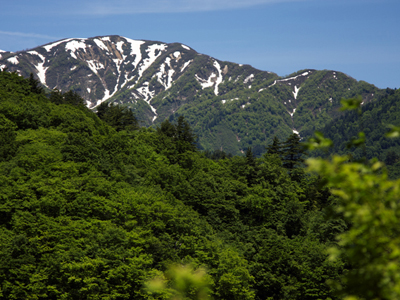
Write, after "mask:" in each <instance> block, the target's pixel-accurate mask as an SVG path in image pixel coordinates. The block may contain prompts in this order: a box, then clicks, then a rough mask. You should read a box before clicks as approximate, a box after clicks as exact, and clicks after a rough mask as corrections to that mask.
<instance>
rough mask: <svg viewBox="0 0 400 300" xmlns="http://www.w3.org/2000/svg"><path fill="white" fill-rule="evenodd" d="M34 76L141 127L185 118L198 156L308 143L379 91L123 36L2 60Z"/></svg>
mask: <svg viewBox="0 0 400 300" xmlns="http://www.w3.org/2000/svg"><path fill="white" fill-rule="evenodd" d="M4 68H8V70H9V71H15V72H17V73H19V74H20V75H22V76H25V77H27V76H29V75H30V73H33V74H34V75H35V76H36V77H37V78H38V79H39V80H40V82H41V83H42V84H43V85H44V86H45V87H46V88H48V89H49V90H52V89H58V90H61V91H67V90H73V91H75V92H77V93H79V94H80V95H81V96H82V97H83V98H84V99H85V101H86V104H87V106H88V107H89V108H92V109H95V108H96V106H97V105H98V104H100V103H101V102H104V101H109V102H113V103H117V104H122V105H125V106H128V107H130V108H131V109H133V110H134V112H135V115H136V116H137V118H138V119H139V120H140V121H141V122H142V123H143V124H144V125H146V126H150V125H158V124H160V123H161V122H162V121H163V120H165V119H166V118H169V119H170V120H173V119H174V118H175V117H176V116H178V115H183V116H185V118H186V119H187V120H188V122H189V123H190V125H191V126H192V128H193V131H194V132H195V133H196V135H197V136H198V139H199V144H200V146H201V147H202V148H204V149H209V150H213V149H220V150H224V151H226V152H230V153H233V154H239V153H240V152H242V153H243V152H244V151H245V150H246V148H247V147H249V146H251V147H253V149H254V152H255V153H256V154H257V153H260V152H263V151H264V149H265V146H266V145H268V144H270V143H271V142H272V139H273V137H274V136H275V135H276V136H277V137H278V138H280V139H284V138H286V137H287V136H288V135H290V134H291V133H293V132H297V133H299V134H300V135H301V136H303V137H305V136H308V135H309V133H311V132H313V131H314V130H318V129H321V128H323V127H324V126H325V124H327V123H328V122H330V121H332V120H334V119H335V118H336V117H337V116H338V115H339V111H338V107H339V106H340V99H341V98H349V97H353V96H356V95H358V94H361V95H362V97H363V104H364V103H367V102H371V101H373V100H374V99H377V97H378V95H379V94H380V93H381V90H379V89H378V88H376V87H375V86H373V85H371V84H368V83H366V82H363V81H360V82H358V81H356V80H355V79H353V78H351V77H349V76H347V75H346V74H344V73H341V72H337V71H328V70H323V71H318V70H301V71H299V72H296V73H294V74H291V75H289V76H286V77H279V76H278V75H277V74H275V73H272V72H267V71H261V70H257V69H255V68H253V67H251V66H249V65H241V64H236V63H232V62H226V61H221V60H218V59H215V58H212V57H210V56H208V55H204V54H200V53H197V52H196V51H195V50H193V49H192V48H190V47H188V46H186V45H183V44H181V43H171V44H166V43H162V42H157V41H145V40H143V41H139V40H132V39H129V38H125V37H121V36H103V37H94V38H87V39H76V38H69V39H64V40H60V41H57V42H53V43H50V44H47V45H44V46H40V47H36V48H34V49H30V50H27V51H20V52H16V53H12V52H1V53H0V69H4Z"/></svg>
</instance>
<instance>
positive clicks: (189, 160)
mask: <svg viewBox="0 0 400 300" xmlns="http://www.w3.org/2000/svg"><path fill="white" fill-rule="evenodd" d="M102 113H103V115H102ZM102 113H101V110H100V111H99V112H98V115H96V114H95V113H93V112H92V111H90V110H89V109H87V108H86V107H85V106H84V105H83V104H82V103H81V102H80V100H79V98H78V96H77V95H75V94H73V93H72V92H67V93H61V92H58V91H54V92H53V93H52V94H50V95H46V94H44V92H43V90H41V89H37V82H35V81H32V80H31V81H29V80H26V79H23V78H22V77H20V76H18V75H17V74H15V73H8V72H5V71H2V72H0V139H1V144H0V154H1V157H0V190H1V193H0V241H1V242H0V260H1V262H0V265H1V266H2V267H1V269H0V297H1V298H2V299H154V297H156V298H159V299H167V298H168V297H169V294H168V293H167V292H165V293H161V294H157V295H154V294H152V293H150V292H149V291H148V290H147V289H145V288H144V284H145V282H147V281H149V280H150V279H152V278H154V277H155V276H161V275H162V274H163V273H164V272H165V271H166V270H167V269H168V267H169V266H170V265H171V263H178V264H191V265H192V266H193V267H194V268H195V269H198V268H205V269H207V276H209V282H210V293H211V296H212V297H213V298H214V299H339V298H340V296H339V295H338V294H337V292H340V291H341V290H343V284H342V286H338V285H334V284H327V282H340V278H342V277H341V275H342V274H344V273H348V271H351V270H353V269H354V266H356V267H357V266H358V265H357V264H354V265H353V262H352V261H349V259H348V258H350V259H351V258H353V257H352V256H346V255H339V256H336V257H335V259H330V257H329V255H328V252H327V250H328V249H330V248H332V247H333V248H337V249H339V251H340V250H341V249H342V247H343V249H344V250H346V247H347V246H346V245H347V244H346V243H345V244H340V245H338V244H337V240H336V238H335V237H336V236H337V235H338V234H345V235H344V236H345V237H346V234H348V233H346V232H349V234H351V231H346V230H347V228H348V226H349V224H352V221H353V220H352V219H351V218H349V217H348V216H346V214H344V215H343V211H340V209H339V210H338V211H336V213H335V214H334V215H335V217H333V218H327V215H328V213H329V212H330V211H334V208H335V207H336V208H337V207H341V206H338V204H337V203H338V201H340V199H341V197H342V195H340V193H339V194H338V193H336V192H335V193H334V195H333V194H331V192H330V189H329V188H328V187H325V186H324V185H323V184H322V181H323V180H322V179H321V177H320V176H317V175H310V174H308V173H306V172H305V170H304V168H303V166H302V162H301V160H302V157H300V156H299V157H297V156H296V155H290V153H289V152H285V151H288V150H285V148H283V150H282V151H283V152H280V153H266V154H265V155H263V156H262V157H261V158H255V157H254V155H253V153H252V151H251V149H249V150H248V151H247V153H246V156H244V157H238V156H233V157H224V158H221V159H218V160H212V159H210V158H207V157H206V155H205V153H202V152H200V151H198V150H197V149H196V147H195V139H194V136H193V134H192V132H191V129H190V127H189V126H188V123H187V122H186V121H185V120H184V119H183V118H180V119H178V121H177V122H176V123H175V122H169V121H165V122H163V123H162V124H161V125H160V127H159V128H158V129H157V130H154V129H152V128H138V126H137V123H135V121H134V120H133V119H132V118H131V117H132V116H131V115H130V113H129V112H128V111H126V110H124V109H122V108H120V109H119V108H115V107H109V106H107V107H103V112H102ZM107 115H108V117H104V116H107ZM127 120H131V121H132V122H130V121H127ZM121 126H122V127H121ZM297 142H298V140H297ZM297 142H296V139H294V137H293V141H292V144H288V146H290V145H293V146H295V145H296V143H297ZM288 146H287V147H286V149H288V148H290V147H288ZM290 149H292V150H293V149H295V148H293V147H292V148H290ZM279 151H281V150H279ZM285 161H286V164H285ZM326 163H327V162H326ZM320 165H321V166H323V163H321V164H320ZM314 170H316V171H318V172H320V173H321V174H323V175H324V176H325V175H326V174H324V172H323V170H324V169H323V168H322V169H318V168H314ZM343 172H347V171H346V170H345V171H343ZM346 174H347V173H346ZM328 179H329V180H330V178H329V177H328ZM383 180H385V179H383ZM335 182H337V181H335V180H331V184H334V183H335ZM356 182H357V181H356ZM342 198H343V197H342ZM390 203H392V204H393V202H390ZM360 205H362V203H360ZM391 224H392V223H391ZM391 224H389V225H388V226H391ZM345 241H348V240H345ZM388 259H391V258H388ZM357 263H358V262H357ZM383 263H385V260H384V261H383ZM384 279H387V278H386V277H385V278H384ZM372 282H373V283H375V282H378V283H379V280H378V281H372ZM345 284H346V283H345ZM171 286H173V285H172V283H171ZM344 286H345V287H346V285H344ZM349 286H351V284H349ZM193 295H194V294H193ZM193 295H191V294H189V297H190V298H192V297H194V296H193ZM382 295H386V294H382ZM382 299H386V298H382Z"/></svg>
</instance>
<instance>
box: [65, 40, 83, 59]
mask: <svg viewBox="0 0 400 300" xmlns="http://www.w3.org/2000/svg"><path fill="white" fill-rule="evenodd" d="M82 41H83V40H81V41H76V40H74V41H70V42H68V43H67V44H65V51H68V50H69V51H71V56H72V57H73V58H75V59H78V58H77V57H76V55H75V51H77V50H78V49H83V51H85V52H86V44H85V43H83V42H82Z"/></svg>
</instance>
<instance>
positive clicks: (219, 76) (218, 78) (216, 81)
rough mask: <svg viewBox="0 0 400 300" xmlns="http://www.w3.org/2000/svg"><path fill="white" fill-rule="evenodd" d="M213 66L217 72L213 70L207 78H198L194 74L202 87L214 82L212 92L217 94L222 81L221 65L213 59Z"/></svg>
mask: <svg viewBox="0 0 400 300" xmlns="http://www.w3.org/2000/svg"><path fill="white" fill-rule="evenodd" d="M213 65H214V67H215V68H216V69H217V71H218V74H215V73H214V72H213V73H211V75H210V77H208V79H207V80H205V79H203V78H200V77H199V76H198V75H197V74H195V75H194V76H195V77H196V79H197V81H198V82H199V83H200V85H201V87H202V89H205V88H208V87H212V86H213V85H214V84H215V86H214V94H215V95H217V96H218V86H219V84H220V83H221V82H222V71H221V66H220V64H219V63H218V62H217V61H216V60H215V61H214V64H213Z"/></svg>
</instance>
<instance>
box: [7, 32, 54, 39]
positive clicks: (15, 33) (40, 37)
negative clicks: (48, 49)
mask: <svg viewBox="0 0 400 300" xmlns="http://www.w3.org/2000/svg"><path fill="white" fill-rule="evenodd" d="M0 35H10V36H19V37H28V38H39V39H44V40H57V39H59V37H54V36H49V35H44V34H37V33H25V32H15V31H2V30H0Z"/></svg>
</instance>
